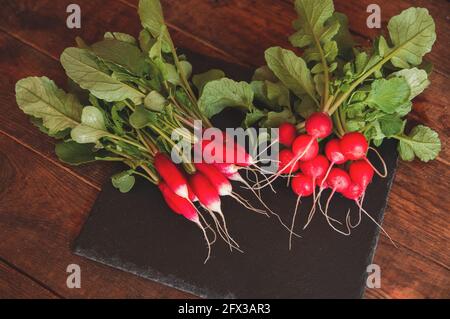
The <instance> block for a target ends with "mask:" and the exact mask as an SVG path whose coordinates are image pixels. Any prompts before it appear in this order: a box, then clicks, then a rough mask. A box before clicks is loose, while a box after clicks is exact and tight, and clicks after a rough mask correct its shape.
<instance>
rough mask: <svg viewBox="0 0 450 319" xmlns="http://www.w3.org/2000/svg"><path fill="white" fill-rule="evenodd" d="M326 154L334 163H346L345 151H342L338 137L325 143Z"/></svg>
mask: <svg viewBox="0 0 450 319" xmlns="http://www.w3.org/2000/svg"><path fill="white" fill-rule="evenodd" d="M325 155H326V156H327V158H328V160H329V161H330V162H331V163H334V164H344V163H345V162H346V161H347V157H345V155H344V153H343V152H342V151H341V147H340V145H339V140H338V139H336V138H335V139H332V140H330V141H329V142H328V143H327V144H326V145H325Z"/></svg>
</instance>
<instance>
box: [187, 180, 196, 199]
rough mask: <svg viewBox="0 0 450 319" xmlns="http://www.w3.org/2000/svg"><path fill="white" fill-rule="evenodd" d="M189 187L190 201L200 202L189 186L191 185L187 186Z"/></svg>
mask: <svg viewBox="0 0 450 319" xmlns="http://www.w3.org/2000/svg"><path fill="white" fill-rule="evenodd" d="M187 187H188V197H189V200H190V201H191V202H192V203H194V202H196V201H198V198H197V196H195V194H194V191H193V190H192V187H191V186H189V184H187Z"/></svg>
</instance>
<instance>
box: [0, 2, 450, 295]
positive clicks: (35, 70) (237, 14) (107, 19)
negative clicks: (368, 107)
mask: <svg viewBox="0 0 450 319" xmlns="http://www.w3.org/2000/svg"><path fill="white" fill-rule="evenodd" d="M72 2H73V1H70V0H61V1H49V0H48V1H47V0H39V1H32V0H4V1H2V10H1V11H0V71H1V74H2V76H1V77H0V99H1V101H2V103H1V105H0V298H80V297H81V298H83V297H87V298H98V297H103V298H127V297H130V298H138V297H144V298H192V297H193V296H190V295H187V294H186V293H183V292H180V291H177V290H175V289H173V288H169V287H165V286H163V285H160V284H157V283H154V282H151V281H148V280H144V279H141V278H139V277H136V276H134V275H131V274H128V273H125V272H121V271H118V270H114V269H112V268H109V267H106V266H102V265H100V264H97V263H94V262H90V261H88V260H85V259H83V258H80V257H77V256H75V255H73V254H72V253H71V252H70V245H71V243H72V241H73V239H74V238H75V237H76V235H77V234H78V232H79V231H80V229H81V227H82V225H83V222H84V221H85V219H86V217H87V214H88V212H89V210H90V208H91V206H92V205H93V203H94V201H95V198H96V196H97V194H98V192H99V190H100V187H101V185H102V183H103V182H105V181H106V180H107V179H108V176H109V173H110V171H111V166H108V165H103V164H90V165H86V166H83V167H69V166H66V165H65V164H62V163H60V162H58V160H57V158H56V156H55V155H54V153H53V148H54V144H55V142H54V141H53V140H52V139H51V138H49V137H47V136H45V135H43V134H41V133H40V132H39V131H38V130H37V129H36V128H35V127H34V126H33V125H31V124H30V123H29V121H28V119H27V117H26V116H25V115H24V114H23V113H22V112H21V111H20V110H19V109H18V108H17V105H16V102H15V96H14V85H15V83H16V82H17V81H18V80H19V79H20V78H23V77H26V76H30V75H38V76H39V75H47V76H48V77H50V78H52V79H54V80H55V81H56V82H57V83H58V84H59V85H61V86H63V87H64V86H65V84H66V77H65V75H64V72H63V70H62V68H61V66H60V64H59V62H58V58H59V55H60V54H61V52H62V50H63V49H64V48H65V47H68V46H72V45H74V38H75V36H82V37H83V38H84V39H85V40H86V41H87V42H92V41H95V40H97V39H99V38H101V37H102V35H103V33H104V32H105V31H122V32H127V33H130V34H135V35H136V34H137V33H138V32H139V30H140V26H139V21H138V17H137V14H136V6H137V2H138V1H137V0H115V1H107V0H96V1H88V0H78V1H77V2H76V3H77V4H79V5H80V7H81V12H82V28H81V29H79V30H77V29H73V30H71V29H68V28H67V27H66V25H65V21H66V18H67V13H66V7H67V5H68V4H70V3H72ZM372 2H373V1H371V0H336V1H335V6H336V9H337V10H338V11H341V12H343V13H345V14H347V15H348V16H349V19H350V27H351V30H352V33H353V34H354V36H355V38H356V39H357V41H358V43H360V44H363V45H366V44H369V43H370V42H369V39H370V38H372V37H373V36H374V35H376V34H378V32H379V30H373V29H368V28H367V27H366V17H367V13H366V7H367V5H368V4H370V3H372ZM162 3H163V6H164V9H165V15H166V18H167V21H168V24H169V26H170V31H171V33H172V35H173V38H174V41H175V43H176V45H177V46H178V47H183V48H187V49H190V50H192V51H196V52H199V53H202V54H205V55H209V56H213V57H216V58H220V59H223V60H227V61H230V62H233V63H238V64H241V65H244V66H248V67H255V66H259V65H262V64H263V63H264V62H263V54H264V50H265V49H266V48H268V47H269V46H273V45H282V46H285V47H289V43H288V41H287V36H288V35H290V34H291V33H292V28H291V21H292V20H293V18H294V17H295V12H294V10H293V6H292V1H289V0H276V1H275V0H272V1H269V0H216V1H212V0H211V1H207V0H184V1H178V0H163V1H162ZM377 3H378V4H379V5H380V7H381V10H382V23H383V28H385V27H386V24H387V21H388V20H389V18H390V17H391V16H393V15H395V14H398V13H399V12H400V11H401V10H403V9H405V8H408V7H410V6H423V7H426V8H427V9H428V10H429V11H430V13H431V14H432V15H433V17H434V19H435V21H436V29H437V38H438V40H437V42H436V44H435V46H434V48H433V51H432V53H430V54H429V55H428V56H427V59H428V60H429V61H431V62H432V63H433V64H434V72H433V74H432V76H431V82H432V85H431V86H430V87H429V88H428V89H427V90H426V91H425V92H424V93H423V94H422V95H421V96H420V97H418V98H417V99H416V100H415V101H414V111H413V112H412V114H411V116H410V118H411V119H412V120H413V121H416V122H421V123H424V124H426V125H430V126H431V127H433V128H434V129H436V130H437V131H438V132H439V134H440V135H441V139H442V141H443V150H442V152H441V154H440V156H439V158H438V159H437V160H436V161H433V162H430V163H428V164H423V163H420V162H417V161H415V162H412V163H405V162H402V163H400V166H399V170H398V173H397V176H396V179H395V182H394V186H393V189H392V193H391V195H390V199H389V205H388V209H387V211H386V217H385V221H384V227H385V229H386V230H387V231H388V232H389V233H390V235H391V236H392V237H393V238H394V240H395V242H396V243H397V244H398V246H399V248H395V247H393V246H392V245H391V244H390V243H389V242H388V241H387V240H386V239H385V238H384V237H382V239H381V241H380V243H379V246H378V249H377V252H376V256H375V261H374V262H375V263H376V264H378V265H380V266H381V270H382V287H381V288H380V289H368V290H367V291H366V297H367V298H438V297H440V298H450V272H449V265H450V251H449V247H448V242H449V240H450V230H449V224H450V217H449V208H450V202H449V197H448V185H449V183H448V180H449V174H448V172H449V162H448V156H447V155H448V154H449V150H448V147H447V143H446V142H447V140H448V135H449V126H448V123H449V118H448V115H447V105H448V104H449V96H450V93H449V90H448V88H447V83H448V80H449V74H450V69H449V68H450V64H449V63H448V61H449V52H448V43H450V28H449V20H450V19H449V14H450V4H449V2H448V1H444V0H440V1H438V0H431V1H430V0H428V1H426V0H415V1H413V0H399V1H389V0H382V1H381V0H380V1H378V2H377ZM72 263H75V264H79V265H80V266H81V269H82V288H81V289H69V288H67V286H66V278H67V275H68V274H67V272H66V268H67V266H68V265H69V264H72Z"/></svg>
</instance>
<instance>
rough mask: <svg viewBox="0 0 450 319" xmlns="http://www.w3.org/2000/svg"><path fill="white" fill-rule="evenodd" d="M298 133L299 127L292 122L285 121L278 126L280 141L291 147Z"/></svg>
mask: <svg viewBox="0 0 450 319" xmlns="http://www.w3.org/2000/svg"><path fill="white" fill-rule="evenodd" d="M296 134H297V128H296V127H295V125H293V124H291V123H287V122H285V123H283V124H281V125H280V126H279V127H278V141H279V142H280V144H282V145H284V146H286V147H291V145H292V142H294V139H295V136H296Z"/></svg>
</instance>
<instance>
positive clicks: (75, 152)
mask: <svg viewBox="0 0 450 319" xmlns="http://www.w3.org/2000/svg"><path fill="white" fill-rule="evenodd" d="M94 146H95V144H78V143H77V142H75V141H67V142H62V143H59V144H56V147H55V152H56V155H57V156H58V158H59V160H60V161H62V162H64V163H67V164H70V165H75V166H76V165H81V164H85V163H90V162H94V161H95V153H94V151H93V149H94Z"/></svg>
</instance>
